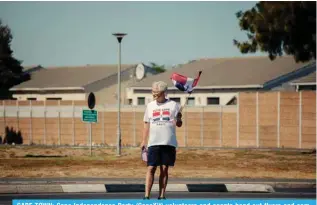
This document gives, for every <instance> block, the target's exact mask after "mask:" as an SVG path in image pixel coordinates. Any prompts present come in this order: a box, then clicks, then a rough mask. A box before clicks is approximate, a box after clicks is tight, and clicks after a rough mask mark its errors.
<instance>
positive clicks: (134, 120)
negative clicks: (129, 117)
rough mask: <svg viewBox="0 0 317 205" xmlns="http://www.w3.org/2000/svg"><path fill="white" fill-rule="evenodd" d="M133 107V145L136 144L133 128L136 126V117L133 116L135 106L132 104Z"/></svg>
mask: <svg viewBox="0 0 317 205" xmlns="http://www.w3.org/2000/svg"><path fill="white" fill-rule="evenodd" d="M132 107H133V145H134V146H136V129H135V126H136V118H135V111H136V109H135V106H134V105H132Z"/></svg>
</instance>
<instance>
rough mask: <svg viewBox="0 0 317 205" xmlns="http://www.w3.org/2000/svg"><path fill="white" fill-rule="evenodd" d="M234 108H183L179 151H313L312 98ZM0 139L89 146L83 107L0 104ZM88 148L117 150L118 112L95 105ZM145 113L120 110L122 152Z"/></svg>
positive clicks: (259, 99) (269, 99)
mask: <svg viewBox="0 0 317 205" xmlns="http://www.w3.org/2000/svg"><path fill="white" fill-rule="evenodd" d="M238 96H239V97H238V103H237V105H230V106H205V107H185V108H184V109H183V120H184V123H183V127H182V128H178V129H177V139H178V143H179V146H181V147H183V146H187V147H201V146H203V147H259V148H278V147H280V148H282V147H284V148H315V147H316V93H315V92H314V91H303V92H258V93H256V92H249V93H247V92H245V93H244V92H243V93H239V95H238ZM0 103H1V104H0V135H1V137H2V140H3V139H4V138H5V130H6V128H9V131H10V130H11V129H12V131H13V132H18V131H20V132H21V135H22V138H23V144H43V145H45V144H46V145H89V124H87V123H84V122H82V119H81V110H82V109H88V107H87V103H86V102H85V101H74V102H73V101H46V102H39V101H18V102H17V101H12V100H11V101H9V100H6V101H0ZM96 109H97V110H98V111H99V112H98V123H93V124H92V144H93V145H105V146H116V143H117V108H116V106H115V105H113V106H103V105H97V106H96ZM144 110H145V107H139V106H138V107H131V106H123V107H122V112H121V131H122V132H121V135H122V145H123V146H138V145H139V143H140V140H141V138H142V129H143V122H142V120H143V113H144Z"/></svg>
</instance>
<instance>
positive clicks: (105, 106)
mask: <svg viewBox="0 0 317 205" xmlns="http://www.w3.org/2000/svg"><path fill="white" fill-rule="evenodd" d="M104 108H105V109H104V110H105V117H107V114H106V111H107V104H106V103H105V104H104ZM104 129H105V134H106V133H107V124H105V123H104ZM106 142H107V141H106V135H105V144H106Z"/></svg>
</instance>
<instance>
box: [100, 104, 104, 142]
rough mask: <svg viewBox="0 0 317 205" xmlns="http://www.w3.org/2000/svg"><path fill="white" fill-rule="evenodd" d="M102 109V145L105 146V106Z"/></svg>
mask: <svg viewBox="0 0 317 205" xmlns="http://www.w3.org/2000/svg"><path fill="white" fill-rule="evenodd" d="M102 108H103V109H102V121H101V122H102V144H103V145H105V105H102Z"/></svg>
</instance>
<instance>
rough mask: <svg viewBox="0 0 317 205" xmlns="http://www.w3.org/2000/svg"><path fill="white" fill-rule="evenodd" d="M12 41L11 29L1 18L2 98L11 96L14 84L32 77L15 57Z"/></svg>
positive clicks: (0, 71) (0, 63)
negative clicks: (24, 71)
mask: <svg viewBox="0 0 317 205" xmlns="http://www.w3.org/2000/svg"><path fill="white" fill-rule="evenodd" d="M11 41H12V34H11V30H10V28H9V27H8V26H7V25H3V24H2V21H1V19H0V99H4V98H8V97H10V92H9V89H10V88H11V87H12V86H14V85H17V84H19V83H21V82H23V81H25V80H28V79H30V76H29V74H24V73H23V67H22V66H21V62H20V61H18V60H17V59H15V58H14V57H13V51H12V49H11Z"/></svg>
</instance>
